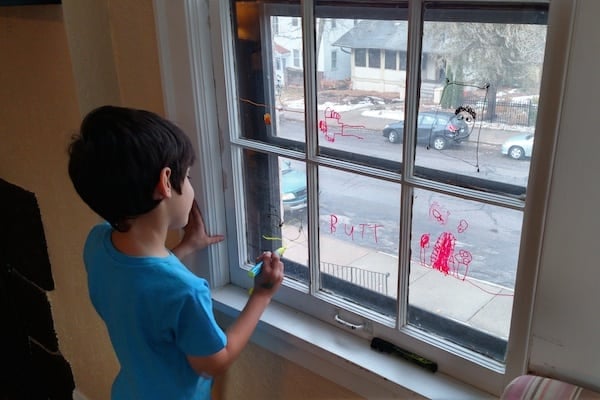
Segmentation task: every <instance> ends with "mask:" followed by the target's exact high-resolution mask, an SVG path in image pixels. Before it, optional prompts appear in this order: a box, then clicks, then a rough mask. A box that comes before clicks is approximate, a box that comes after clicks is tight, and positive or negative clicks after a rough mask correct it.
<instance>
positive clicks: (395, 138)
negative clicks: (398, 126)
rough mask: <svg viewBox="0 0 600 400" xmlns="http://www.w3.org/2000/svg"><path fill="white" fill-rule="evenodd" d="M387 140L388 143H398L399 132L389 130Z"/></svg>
mask: <svg viewBox="0 0 600 400" xmlns="http://www.w3.org/2000/svg"><path fill="white" fill-rule="evenodd" d="M388 140H389V141H390V143H398V142H399V141H400V133H399V132H398V131H397V130H395V129H394V130H391V131H390V134H389V135H388Z"/></svg>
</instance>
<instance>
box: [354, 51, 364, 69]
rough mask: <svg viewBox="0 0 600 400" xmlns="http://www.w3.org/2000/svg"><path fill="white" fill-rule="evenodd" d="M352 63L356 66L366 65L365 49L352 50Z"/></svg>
mask: <svg viewBox="0 0 600 400" xmlns="http://www.w3.org/2000/svg"><path fill="white" fill-rule="evenodd" d="M354 65H355V66H357V67H366V66H367V49H355V50H354Z"/></svg>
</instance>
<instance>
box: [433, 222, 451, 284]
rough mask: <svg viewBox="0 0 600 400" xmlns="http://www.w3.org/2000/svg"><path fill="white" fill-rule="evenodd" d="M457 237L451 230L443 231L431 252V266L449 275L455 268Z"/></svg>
mask: <svg viewBox="0 0 600 400" xmlns="http://www.w3.org/2000/svg"><path fill="white" fill-rule="evenodd" d="M455 243H456V238H455V237H454V235H453V234H452V233H450V232H442V234H441V235H440V236H439V237H438V239H437V241H436V242H435V245H434V246H433V251H432V252H431V258H430V260H431V267H432V268H434V269H437V270H438V271H441V272H443V273H444V275H448V273H449V272H450V269H452V270H454V244H455Z"/></svg>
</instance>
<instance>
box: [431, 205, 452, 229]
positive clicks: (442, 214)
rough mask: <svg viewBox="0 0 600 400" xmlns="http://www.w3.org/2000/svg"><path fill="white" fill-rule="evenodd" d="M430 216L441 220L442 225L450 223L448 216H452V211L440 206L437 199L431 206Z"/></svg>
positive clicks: (438, 220)
mask: <svg viewBox="0 0 600 400" xmlns="http://www.w3.org/2000/svg"><path fill="white" fill-rule="evenodd" d="M429 216H430V217H431V218H433V219H434V220H436V221H437V222H439V223H440V224H441V225H446V224H447V223H448V218H449V217H450V211H448V210H446V209H445V208H444V207H442V206H440V205H439V204H438V203H437V202H436V201H434V202H433V203H431V205H430V206H429Z"/></svg>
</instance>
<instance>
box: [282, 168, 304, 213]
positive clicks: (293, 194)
mask: <svg viewBox="0 0 600 400" xmlns="http://www.w3.org/2000/svg"><path fill="white" fill-rule="evenodd" d="M280 188H281V202H282V203H283V210H284V211H288V212H289V211H297V210H302V209H304V208H306V174H305V173H304V172H302V171H298V170H296V169H294V168H292V167H291V163H290V162H289V161H284V162H282V163H281V182H280Z"/></svg>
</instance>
